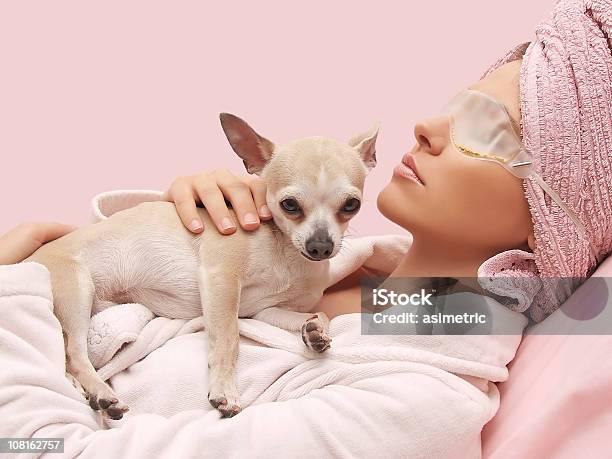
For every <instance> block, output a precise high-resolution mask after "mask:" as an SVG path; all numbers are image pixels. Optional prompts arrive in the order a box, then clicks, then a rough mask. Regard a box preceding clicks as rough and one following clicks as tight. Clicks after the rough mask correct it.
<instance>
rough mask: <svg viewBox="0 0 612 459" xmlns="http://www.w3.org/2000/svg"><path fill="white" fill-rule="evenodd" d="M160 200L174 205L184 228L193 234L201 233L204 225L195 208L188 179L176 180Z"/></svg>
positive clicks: (180, 178)
mask: <svg viewBox="0 0 612 459" xmlns="http://www.w3.org/2000/svg"><path fill="white" fill-rule="evenodd" d="M162 199H163V200H164V201H170V202H173V203H174V205H175V206H176V211H177V213H178V215H179V217H180V219H181V221H182V222H183V225H185V228H187V229H188V230H189V231H191V232H193V233H201V232H202V230H203V229H204V224H203V223H202V220H201V219H200V215H199V214H198V211H197V208H196V201H195V198H194V192H193V188H192V184H191V180H190V177H179V178H177V179H176V180H175V181H174V182H172V185H170V189H169V190H168V191H166V192H165V193H164V195H163V196H162Z"/></svg>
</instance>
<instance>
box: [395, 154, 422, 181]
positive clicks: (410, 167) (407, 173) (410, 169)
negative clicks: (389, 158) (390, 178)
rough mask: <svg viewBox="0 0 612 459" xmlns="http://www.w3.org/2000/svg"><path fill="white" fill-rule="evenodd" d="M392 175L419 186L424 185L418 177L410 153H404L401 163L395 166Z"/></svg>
mask: <svg viewBox="0 0 612 459" xmlns="http://www.w3.org/2000/svg"><path fill="white" fill-rule="evenodd" d="M393 174H394V175H397V176H398V177H401V178H405V179H408V180H412V181H413V182H415V183H417V184H419V185H421V186H424V185H425V183H423V180H422V179H421V177H420V176H419V170H418V169H417V167H416V162H415V160H414V156H412V155H411V154H410V153H406V154H405V155H404V157H403V158H402V162H401V163H399V164H398V165H397V166H395V169H393Z"/></svg>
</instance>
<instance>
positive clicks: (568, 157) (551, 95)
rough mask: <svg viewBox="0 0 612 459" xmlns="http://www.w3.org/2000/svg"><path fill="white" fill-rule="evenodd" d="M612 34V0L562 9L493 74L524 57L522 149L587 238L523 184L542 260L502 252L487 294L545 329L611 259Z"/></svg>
mask: <svg viewBox="0 0 612 459" xmlns="http://www.w3.org/2000/svg"><path fill="white" fill-rule="evenodd" d="M611 31H612V0H560V1H559V2H558V3H557V4H556V6H555V7H554V10H553V12H552V14H551V15H550V16H549V17H548V18H547V19H545V20H544V21H542V22H541V23H540V24H539V26H538V27H537V29H536V39H535V40H534V41H533V42H531V43H525V44H523V45H520V46H518V47H516V48H515V49H513V50H512V51H511V52H509V53H508V54H507V55H506V56H504V57H503V58H502V59H500V60H499V61H498V62H497V63H496V64H494V65H493V67H492V68H490V69H489V70H488V71H487V73H486V74H488V73H490V72H491V71H493V70H494V69H496V68H498V67H499V66H501V65H503V64H505V63H507V62H511V61H513V60H516V59H519V58H521V56H522V57H523V63H522V66H521V72H520V97H521V112H522V138H523V143H524V145H525V148H526V149H527V151H528V152H529V153H530V154H531V155H532V157H533V161H534V166H535V170H536V171H537V172H538V173H539V174H540V176H541V177H542V178H543V179H544V181H545V182H546V183H547V184H548V185H549V186H550V187H551V188H552V189H553V190H555V191H556V192H557V193H558V194H559V196H560V197H561V199H562V200H563V202H564V203H565V204H566V205H567V206H568V207H569V208H570V209H571V210H572V211H573V212H574V214H575V215H576V217H578V220H579V221H580V223H581V224H582V226H583V227H584V230H586V231H585V233H582V232H581V231H580V230H579V226H577V225H576V224H575V223H574V222H573V221H572V219H571V218H570V216H569V215H568V214H567V213H566V212H565V211H564V210H563V209H561V208H560V207H559V206H558V205H557V204H556V203H555V202H554V201H553V200H552V199H551V198H550V196H548V195H547V194H546V193H545V192H544V191H543V190H542V188H540V186H538V184H537V183H536V182H535V181H533V179H530V178H528V179H526V180H525V181H524V188H525V194H526V196H527V200H528V202H529V207H530V210H531V215H532V218H533V223H534V235H535V241H536V248H535V250H534V253H533V254H532V253H527V252H524V251H522V250H510V251H507V252H503V253H501V254H499V255H496V256H494V257H492V258H490V259H489V260H487V261H486V262H485V263H483V265H482V266H481V267H480V269H479V272H478V273H479V277H480V278H481V279H480V282H481V284H482V285H483V287H485V288H487V289H489V290H491V291H493V292H494V293H497V294H500V295H502V296H506V297H510V298H512V299H513V302H512V304H510V305H509V306H510V307H511V308H512V309H514V310H517V311H520V312H523V311H525V310H526V309H527V308H529V307H530V306H531V309H530V311H529V312H530V315H531V317H532V319H533V320H535V321H536V322H539V321H541V320H542V319H544V318H545V317H546V316H547V315H548V314H550V313H551V312H553V311H554V310H556V309H558V308H559V306H560V305H561V304H562V303H563V302H564V301H565V300H566V299H567V297H568V296H569V295H570V294H571V293H572V291H573V290H574V289H575V288H576V287H577V286H578V285H579V284H580V282H581V280H583V279H584V278H585V277H587V276H588V275H590V274H591V273H592V272H593V270H594V269H595V267H596V266H597V263H598V260H602V259H603V258H605V256H607V255H608V254H609V253H610V251H611V250H612V52H611V45H612V36H611ZM486 74H485V75H486ZM593 252H596V253H595V254H593ZM561 278H571V279H573V280H572V281H571V282H567V280H564V281H562V279H561ZM554 279H556V281H555V280H554Z"/></svg>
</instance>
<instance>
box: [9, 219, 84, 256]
mask: <svg viewBox="0 0 612 459" xmlns="http://www.w3.org/2000/svg"><path fill="white" fill-rule="evenodd" d="M75 229H76V227H74V226H70V225H63V224H61V223H23V224H21V225H19V226H17V227H15V228H13V229H12V230H11V231H9V232H8V233H6V234H5V235H4V236H1V237H0V265H10V264H13V263H19V262H20V261H22V260H24V259H25V258H27V257H29V256H30V255H32V254H33V253H34V252H35V251H36V250H38V249H39V248H40V247H41V246H42V245H43V244H45V243H47V242H50V241H53V240H54V239H57V238H59V237H62V236H64V235H65V234H68V233H70V232H71V231H74V230H75Z"/></svg>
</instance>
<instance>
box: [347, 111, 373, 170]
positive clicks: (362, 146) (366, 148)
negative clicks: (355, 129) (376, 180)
mask: <svg viewBox="0 0 612 459" xmlns="http://www.w3.org/2000/svg"><path fill="white" fill-rule="evenodd" d="M378 129H379V123H376V124H375V125H374V126H372V128H370V130H369V131H368V132H364V133H363V134H358V135H356V136H355V137H352V138H351V140H349V141H348V144H349V145H350V146H351V147H353V148H354V149H355V150H357V151H358V152H359V155H360V156H361V160H362V161H363V163H364V164H365V166H366V167H367V168H368V171H369V170H372V169H373V168H374V167H375V166H376V138H377V137H378Z"/></svg>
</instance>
